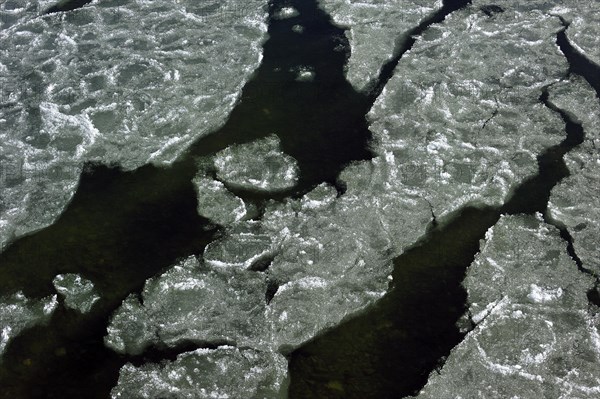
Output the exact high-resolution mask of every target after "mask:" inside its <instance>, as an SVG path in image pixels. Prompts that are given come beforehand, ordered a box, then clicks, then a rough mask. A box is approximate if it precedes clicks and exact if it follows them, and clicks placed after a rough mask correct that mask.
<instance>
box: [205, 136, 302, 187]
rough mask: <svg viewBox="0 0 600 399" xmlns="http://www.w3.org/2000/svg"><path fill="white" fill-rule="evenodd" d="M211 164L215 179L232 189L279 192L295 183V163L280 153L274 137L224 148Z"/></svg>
mask: <svg viewBox="0 0 600 399" xmlns="http://www.w3.org/2000/svg"><path fill="white" fill-rule="evenodd" d="M214 164H215V168H216V170H217V178H218V179H219V180H221V181H222V182H224V183H225V184H226V185H229V186H231V187H234V188H241V189H246V190H257V191H282V190H286V189H289V188H292V187H294V186H295V185H296V183H297V182H298V173H299V169H298V165H297V163H296V160H295V159H294V158H292V157H291V156H289V155H287V154H285V153H284V152H283V151H282V150H281V147H280V140H279V137H277V136H276V135H270V136H267V137H265V138H263V139H259V140H256V141H253V142H251V143H246V144H235V145H232V146H230V147H227V148H226V149H224V150H222V151H219V152H218V153H217V154H216V155H215V159H214Z"/></svg>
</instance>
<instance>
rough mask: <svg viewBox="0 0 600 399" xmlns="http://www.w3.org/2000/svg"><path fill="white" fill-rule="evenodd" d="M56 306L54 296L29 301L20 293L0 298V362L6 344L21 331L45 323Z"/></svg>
mask: <svg viewBox="0 0 600 399" xmlns="http://www.w3.org/2000/svg"><path fill="white" fill-rule="evenodd" d="M57 305H58V301H57V300H56V295H54V296H51V297H47V298H44V299H41V300H34V299H29V298H27V297H26V296H25V295H23V293H22V292H18V293H16V294H13V295H11V296H4V297H0V328H1V329H2V331H0V362H1V361H2V358H1V356H2V354H3V353H4V351H5V350H6V346H7V345H8V343H9V342H10V341H11V340H12V339H13V338H14V337H16V336H17V335H19V334H20V333H21V331H23V330H25V329H27V328H30V327H33V326H35V325H37V324H42V323H45V322H46V321H47V320H48V319H49V318H50V316H51V315H52V313H53V312H54V310H55V309H56V306H57Z"/></svg>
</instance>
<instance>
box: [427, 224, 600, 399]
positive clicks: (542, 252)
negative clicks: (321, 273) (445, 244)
mask: <svg viewBox="0 0 600 399" xmlns="http://www.w3.org/2000/svg"><path fill="white" fill-rule="evenodd" d="M540 219H541V216H540V215H538V217H533V216H504V217H502V218H501V219H500V221H499V222H498V223H497V224H496V225H495V226H494V227H492V228H491V229H490V230H489V231H488V233H487V235H486V240H485V241H482V243H481V249H480V253H479V254H478V255H477V256H476V258H475V261H474V262H473V263H472V264H471V266H470V267H469V269H468V271H467V277H466V279H465V281H464V286H465V288H466V289H467V292H468V302H469V313H470V314H471V315H472V316H473V320H474V321H475V322H477V323H478V324H477V326H476V327H475V329H474V330H472V331H471V332H469V333H468V334H467V336H466V337H465V339H464V340H463V341H462V342H461V343H460V344H459V345H458V346H457V347H455V348H454V349H453V350H452V352H451V353H450V356H449V357H448V359H447V360H446V363H445V364H444V366H443V368H442V369H441V371H438V372H433V373H431V375H430V377H429V381H428V383H427V385H426V386H425V388H424V389H423V390H422V391H421V392H420V394H419V395H418V397H419V398H422V399H425V398H436V399H437V398H442V397H443V398H482V399H483V398H492V397H493V398H515V397H520V398H533V397H545V398H560V399H568V398H582V399H583V398H590V399H591V398H596V397H598V395H599V394H600V362H599V359H600V346H599V341H598V326H597V322H598V320H597V316H595V315H593V314H591V313H590V312H589V311H588V301H587V298H586V291H587V290H588V289H589V288H590V287H591V286H592V284H593V280H592V279H591V278H590V277H589V276H587V275H585V274H584V273H581V272H580V271H579V270H578V269H577V265H576V264H575V262H573V260H572V259H571V258H570V257H569V255H568V254H567V251H566V243H565V242H564V241H563V240H562V239H561V238H560V236H559V232H558V230H557V229H556V228H554V227H552V226H549V225H546V224H544V223H543V222H542V221H541V220H540Z"/></svg>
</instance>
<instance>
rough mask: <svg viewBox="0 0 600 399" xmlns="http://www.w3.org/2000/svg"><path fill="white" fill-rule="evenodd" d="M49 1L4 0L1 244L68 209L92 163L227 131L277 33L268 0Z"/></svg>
mask: <svg viewBox="0 0 600 399" xmlns="http://www.w3.org/2000/svg"><path fill="white" fill-rule="evenodd" d="M46 5H47V4H45V3H44V7H38V4H37V3H36V2H31V1H30V2H27V1H19V2H16V1H12V0H11V1H8V2H3V3H2V4H1V5H0V17H1V18H0V22H1V25H0V60H1V61H0V72H1V73H0V165H1V166H0V190H2V193H3V195H2V198H1V202H0V246H2V247H4V246H5V244H7V243H8V242H9V241H12V240H14V239H15V238H17V237H19V236H22V235H24V234H26V233H28V232H32V231H35V230H37V229H40V228H43V227H45V226H47V225H49V224H51V223H52V222H53V221H54V220H55V219H56V218H57V216H58V215H59V214H60V213H61V212H62V211H63V210H64V208H65V206H66V205H67V204H68V202H69V201H70V199H71V197H72V195H73V193H74V191H75V189H76V187H77V183H78V179H79V175H80V173H81V170H82V165H83V164H84V162H86V161H95V162H101V163H105V164H118V165H120V166H122V167H123V168H124V169H126V170H131V169H135V168H137V167H139V166H141V165H144V164H146V163H149V162H152V163H156V164H161V165H164V164H168V163H170V162H172V161H173V160H174V159H175V158H176V157H177V156H178V155H179V154H181V153H182V152H183V151H185V149H186V148H187V146H188V145H189V144H190V143H192V142H193V141H194V140H196V139H197V138H198V137H200V136H203V135H206V134H208V133H210V132H213V131H215V130H217V129H218V128H219V127H220V126H222V125H223V123H224V122H225V121H226V119H227V117H228V115H229V112H230V111H231V110H232V109H233V107H234V106H235V104H236V102H237V99H238V98H239V95H240V93H241V90H242V87H243V86H244V84H245V83H246V81H247V80H248V79H249V78H250V76H251V75H252V73H253V72H254V70H255V69H256V68H257V67H258V65H259V64H260V61H261V58H262V43H263V42H264V40H265V39H266V37H267V35H266V31H267V26H266V19H267V2H266V1H264V0H251V1H244V2H240V1H237V0H226V1H221V2H212V3H206V2H198V1H193V0H181V1H176V2H173V1H170V0H156V1H151V2H148V1H143V0H132V1H127V2H124V3H122V2H111V1H108V2H107V1H100V2H92V3H90V4H89V5H86V6H85V7H83V8H80V9H77V10H73V11H69V12H65V13H55V14H51V15H40V14H41V13H42V11H43V10H44V9H45V6H46ZM223 65H227V68H223V67H222V66H223Z"/></svg>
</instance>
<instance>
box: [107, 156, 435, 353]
mask: <svg viewBox="0 0 600 399" xmlns="http://www.w3.org/2000/svg"><path fill="white" fill-rule="evenodd" d="M363 164H364V166H366V167H367V170H363V171H360V172H363V173H358V171H356V170H354V171H352V172H349V174H348V177H347V179H346V184H347V186H348V190H347V192H346V195H344V196H342V197H337V191H336V190H335V188H333V187H331V186H328V185H325V184H322V185H320V186H317V187H316V188H315V189H314V190H313V191H311V192H309V193H308V194H306V195H305V196H303V197H302V198H300V199H295V200H292V199H290V200H287V201H286V202H284V203H273V204H270V205H268V206H267V209H266V210H265V214H264V216H263V219H262V221H260V222H258V221H240V222H237V223H233V224H232V225H230V226H228V228H227V229H226V230H225V232H224V233H225V234H224V236H223V237H222V238H221V239H219V240H217V241H215V242H213V243H211V244H209V245H208V246H207V247H206V250H205V252H204V254H203V257H202V260H201V263H198V261H196V260H195V259H194V258H190V259H188V260H186V261H184V262H183V263H180V264H178V265H176V266H175V267H173V268H172V269H171V270H169V271H168V272H166V273H165V274H163V275H162V276H159V277H156V278H153V279H150V280H148V282H147V283H146V287H145V288H144V291H143V294H142V297H143V298H142V299H143V301H142V303H143V305H142V303H140V301H139V300H138V299H136V298H133V297H131V298H129V299H128V300H127V301H126V302H125V303H124V304H123V306H122V307H121V309H120V310H119V311H117V313H116V314H115V315H114V317H113V320H112V322H111V324H110V326H109V328H108V335H107V337H106V343H107V345H108V346H109V347H111V348H113V349H115V350H117V351H119V352H123V353H131V354H137V353H140V352H142V351H143V350H144V348H145V347H147V346H149V345H156V346H161V345H167V346H175V345H177V344H178V343H181V342H190V341H191V342H198V343H203V342H228V343H235V344H236V345H237V346H242V347H251V348H255V349H260V350H271V351H274V352H275V351H281V352H283V353H285V352H287V351H289V350H291V349H293V348H296V347H298V346H299V345H301V344H302V343H304V342H306V341H307V340H309V339H311V338H313V337H314V336H315V335H317V334H318V333H320V332H322V331H323V330H325V329H327V328H330V327H333V326H335V325H336V324H337V323H339V322H340V321H341V320H342V319H344V318H345V317H347V316H349V315H351V314H354V313H355V312H357V311H359V310H360V309H363V308H364V307H365V306H367V305H369V304H371V303H373V302H374V301H375V300H377V299H378V298H380V297H381V296H382V295H383V294H384V293H385V291H386V290H387V286H388V279H387V277H388V275H389V273H390V272H391V269H392V263H391V259H392V257H393V256H394V254H397V253H399V252H401V251H402V249H403V248H406V247H407V246H409V245H411V244H412V243H413V242H414V241H415V240H416V239H417V238H418V237H419V236H420V235H422V234H423V233H424V231H425V227H426V225H427V223H428V222H429V221H430V220H431V214H430V211H429V207H428V205H427V203H426V202H425V201H423V200H420V199H417V198H413V197H403V196H402V195H391V196H390V197H389V198H387V197H382V195H381V192H380V191H378V190H381V189H380V187H379V186H378V185H371V184H369V182H368V180H369V178H370V174H369V170H368V169H369V168H371V166H370V163H366V162H365V163H363ZM359 165H360V164H359ZM354 176H359V178H360V179H361V181H360V182H357V181H355V180H353V179H352V177H354ZM382 198H383V199H382ZM400 233H401V234H400Z"/></svg>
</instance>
